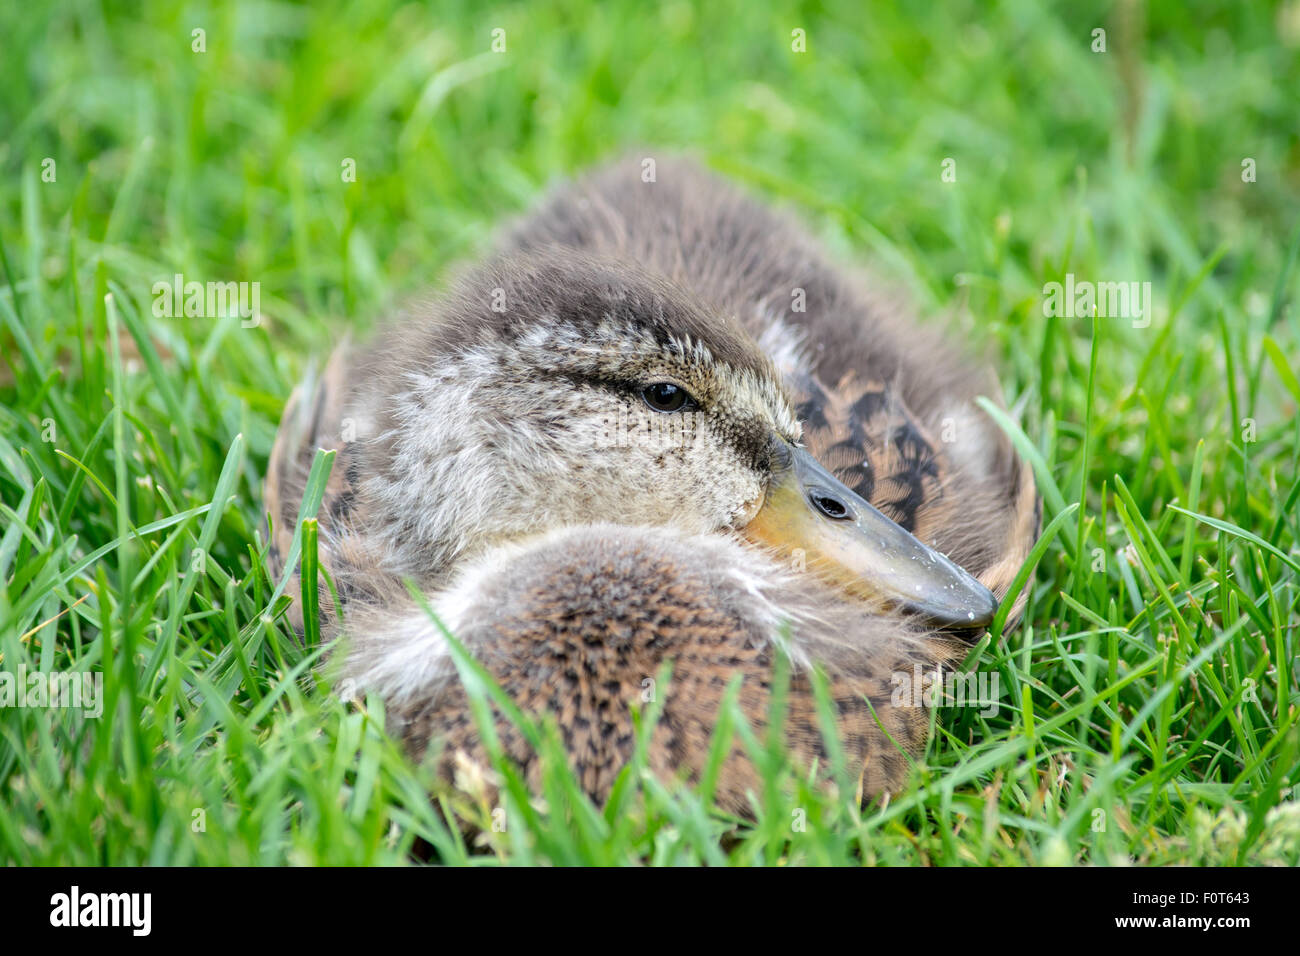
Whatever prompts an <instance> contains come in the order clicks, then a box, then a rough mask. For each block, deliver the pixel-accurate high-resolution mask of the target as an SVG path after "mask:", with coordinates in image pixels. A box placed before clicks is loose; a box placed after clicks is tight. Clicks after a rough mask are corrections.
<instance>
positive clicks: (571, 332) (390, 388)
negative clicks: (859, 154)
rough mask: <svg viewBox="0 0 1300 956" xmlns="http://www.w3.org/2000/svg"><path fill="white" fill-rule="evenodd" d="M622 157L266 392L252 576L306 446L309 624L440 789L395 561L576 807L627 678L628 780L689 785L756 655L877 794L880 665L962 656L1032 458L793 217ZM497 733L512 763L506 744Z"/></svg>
mask: <svg viewBox="0 0 1300 956" xmlns="http://www.w3.org/2000/svg"><path fill="white" fill-rule="evenodd" d="M644 168H645V167H644V166H643V165H642V164H641V163H640V162H639V161H636V160H625V161H620V162H616V163H614V164H612V165H609V166H607V167H605V168H603V169H600V170H597V171H596V172H594V173H591V174H588V175H586V176H585V177H582V178H580V179H578V180H576V181H573V182H570V183H568V184H567V185H564V186H561V187H560V188H559V189H558V190H556V191H555V192H553V193H552V194H551V196H550V198H549V199H547V200H545V201H544V202H543V203H542V205H541V206H540V208H539V209H538V210H537V211H536V212H535V213H533V214H532V215H531V216H529V217H527V218H525V219H523V220H522V221H520V222H518V223H517V224H515V225H514V226H513V227H511V228H509V229H508V230H507V231H506V233H505V234H504V236H503V238H502V239H501V241H500V242H499V244H498V248H497V250H496V251H495V252H494V253H493V254H491V255H490V256H489V257H488V258H487V259H486V260H485V261H484V262H482V263H481V264H479V265H477V266H474V267H472V268H469V269H468V270H465V271H463V272H462V273H461V274H460V275H459V277H458V278H457V279H456V280H455V281H454V282H453V283H452V284H451V287H450V288H449V289H448V291H446V292H445V293H444V294H442V295H440V296H439V297H438V298H437V299H436V300H434V301H431V302H428V303H425V304H423V305H421V306H419V307H417V308H414V309H412V310H410V311H409V312H408V313H407V314H405V315H404V316H403V317H401V318H400V319H399V320H398V321H396V322H395V323H393V324H392V325H390V326H389V327H388V328H387V329H386V330H384V331H383V332H381V333H380V335H379V336H378V338H377V339H376V340H375V341H374V342H373V343H372V344H370V345H369V346H366V347H354V346H353V345H352V344H351V343H345V344H344V345H342V346H340V347H339V348H338V349H337V350H336V352H335V354H334V355H333V357H332V358H331V360H330V362H329V365H328V366H327V368H326V369H325V371H324V373H323V374H322V375H321V376H320V378H319V380H315V381H309V382H305V383H304V384H303V385H301V386H300V387H299V388H298V390H296V391H295V393H294V395H293V396H292V397H291V399H290V402H289V404H288V406H287V407H286V410H285V413H284V418H283V420H282V422H281V425H280V429H279V433H278V435H277V438H276V442H275V446H274V449H273V451H272V454H271V459H270V462H269V465H268V474H267V480H266V489H265V493H266V508H267V511H268V513H269V515H270V516H271V518H272V524H273V535H272V547H271V548H270V563H271V566H272V570H273V572H274V573H277V574H278V573H280V572H281V571H282V570H283V567H282V565H283V556H284V555H285V554H287V553H288V544H289V541H290V540H291V538H292V535H293V529H294V527H295V524H296V522H297V518H298V509H299V503H300V500H301V497H302V493H303V489H304V486H305V479H306V475H307V472H308V469H309V466H310V464H311V461H312V459H313V457H314V455H315V451H316V449H317V448H326V449H334V450H335V451H336V452H337V457H336V460H335V463H334V467H333V471H332V473H331V475H330V479H329V483H328V485H327V488H326V493H325V498H324V500H323V502H322V504H321V508H320V511H319V515H318V519H319V553H320V561H321V565H322V566H323V567H324V568H325V569H326V570H327V571H328V574H329V577H330V578H331V579H332V581H333V583H334V585H335V590H336V592H337V595H338V604H339V606H338V607H335V605H334V601H333V598H332V595H331V593H330V592H329V590H328V588H327V587H325V586H324V585H323V584H322V586H321V587H320V604H321V623H322V628H323V635H324V637H326V638H333V637H342V638H343V641H342V642H341V648H342V649H341V650H339V651H338V652H337V654H338V656H339V657H340V659H341V675H342V676H343V677H344V678H349V679H351V680H352V681H353V682H354V684H355V686H357V687H359V688H361V689H364V690H366V691H370V692H374V693H377V694H379V695H380V696H381V697H382V698H383V699H384V701H385V704H386V708H387V712H388V714H389V717H390V721H392V726H393V727H394V728H395V729H396V731H397V732H398V733H399V734H400V735H401V736H402V737H403V738H404V740H405V742H406V744H407V745H408V747H409V748H410V751H411V752H412V753H413V754H414V755H416V756H417V757H420V756H422V755H424V754H425V753H427V752H433V753H436V754H438V755H439V756H438V757H437V760H438V766H439V768H440V771H441V773H442V774H444V775H446V776H448V777H449V776H450V775H451V773H452V768H453V766H454V760H455V758H456V755H457V754H464V755H466V756H468V757H469V758H471V759H475V760H480V761H481V760H483V759H484V756H483V747H482V743H481V741H480V740H479V736H478V733H477V730H476V727H475V724H474V721H473V719H472V716H471V713H470V709H469V705H468V701H467V697H466V694H465V692H464V689H463V687H462V686H461V684H460V681H459V680H458V679H457V677H456V671H455V667H454V665H453V662H452V659H451V656H450V652H449V649H448V646H447V642H446V641H445V639H444V637H443V632H442V630H441V629H440V627H439V624H438V623H436V622H435V621H434V620H432V619H431V618H430V616H429V614H428V613H426V611H425V610H424V609H423V608H422V607H421V606H420V604H419V603H418V602H416V601H414V600H413V599H412V598H411V596H410V593H409V591H408V587H407V584H408V582H410V583H411V584H413V585H414V586H415V587H416V588H417V589H418V590H419V592H420V593H422V594H423V595H424V596H425V598H426V600H427V603H428V605H429V606H430V607H431V608H432V610H433V611H434V613H435V614H436V616H437V618H438V621H439V622H440V623H441V624H442V625H443V626H445V627H446V628H447V629H448V631H449V632H450V633H452V634H453V635H455V636H456V638H457V639H458V640H459V641H460V642H462V643H463V644H464V646H465V647H466V649H467V650H468V651H469V652H470V653H471V654H473V655H474V656H475V658H476V659H477V660H478V661H480V662H481V663H482V665H483V666H484V667H485V668H486V669H487V671H488V672H489V673H490V674H491V675H492V676H493V678H494V679H495V680H496V681H497V682H498V683H499V684H500V686H501V687H502V688H503V690H504V691H505V692H506V693H507V694H508V695H509V696H510V697H511V698H512V699H513V700H514V701H515V702H516V704H517V705H518V706H519V707H520V708H521V709H522V710H523V711H525V712H526V713H530V714H533V715H538V716H540V715H543V714H550V715H553V716H554V718H555V720H556V723H557V725H558V728H559V731H560V734H561V738H562V740H563V743H564V745H565V748H566V750H567V753H568V755H569V759H570V761H571V763H572V766H573V768H574V770H575V772H576V774H577V776H578V779H579V780H580V782H581V785H582V787H583V788H584V789H585V791H586V792H587V793H588V794H589V795H590V796H591V797H592V798H593V799H594V800H597V801H603V800H604V799H606V798H607V797H608V795H609V793H610V790H611V787H612V786H613V783H614V781H615V779H616V777H617V775H618V773H619V772H620V770H621V768H622V767H623V766H624V765H625V763H626V762H627V760H628V758H629V756H630V755H631V753H632V750H633V746H634V723H633V713H632V711H633V708H634V707H635V706H636V705H639V704H642V703H643V702H644V701H645V700H647V699H648V694H658V695H662V700H661V702H660V703H661V705H662V710H661V715H660V719H659V722H658V724H657V726H656V728H655V730H654V732H653V735H652V737H651V741H650V751H649V764H650V767H651V769H652V771H653V772H655V773H656V774H659V775H661V776H662V777H664V778H672V777H682V778H685V779H686V780H687V781H696V780H698V779H699V775H700V773H701V770H702V768H703V766H704V764H705V761H706V757H707V754H708V752H709V747H710V742H711V740H712V736H713V730H714V726H715V724H716V722H717V719H718V715H719V708H720V706H721V703H722V701H723V698H724V694H725V693H726V691H727V687H728V684H729V683H730V682H731V681H732V680H733V678H735V677H736V676H737V675H739V677H740V678H741V684H740V690H739V704H740V708H741V710H742V712H743V713H744V715H745V716H746V717H747V719H748V720H749V721H750V722H751V724H752V725H753V726H754V727H755V728H762V727H763V726H764V725H765V723H766V721H767V720H768V716H769V703H770V700H771V694H772V689H773V681H774V668H775V666H776V658H777V655H778V654H784V655H786V656H787V657H788V659H789V661H790V663H791V668H792V673H791V675H790V678H789V681H790V683H789V688H788V699H787V707H786V716H785V726H784V728H783V731H784V735H785V738H786V740H787V742H788V748H789V752H790V754H791V756H792V758H793V759H794V760H795V761H796V762H798V763H800V764H802V765H805V766H808V765H811V764H812V763H813V762H814V761H818V762H819V764H820V765H821V766H825V764H826V761H827V754H828V750H827V745H826V740H825V738H824V735H823V730H822V723H821V721H820V720H819V717H818V713H817V708H816V703H815V697H814V692H813V677H812V674H811V672H812V670H813V669H814V668H820V669H821V670H822V671H823V673H824V674H825V676H826V681H827V685H828V688H829V691H830V698H831V700H832V702H833V705H834V710H835V722H836V729H837V730H838V732H839V736H840V741H839V742H840V745H841V749H842V752H843V754H844V756H845V759H846V760H847V761H848V765H849V766H850V767H851V768H852V769H853V771H854V772H855V773H856V774H858V788H859V797H860V798H861V799H867V798H868V797H871V796H874V795H877V794H880V793H882V792H884V791H893V790H896V789H898V788H899V787H901V786H902V785H903V784H904V783H905V782H906V781H907V779H908V776H909V774H910V772H911V765H912V762H913V757H914V755H915V754H916V753H917V752H918V751H919V750H920V749H921V748H922V747H923V745H924V742H925V736H926V733H927V732H928V727H929V718H928V715H927V714H926V713H925V712H924V710H923V708H921V707H917V706H913V705H912V704H911V703H910V701H903V702H901V703H900V702H898V700H897V699H896V696H897V695H895V694H894V693H893V691H894V689H895V687H896V686H897V683H898V682H897V680H896V675H898V674H900V673H901V674H907V675H910V674H912V673H913V668H914V666H915V665H917V664H919V665H921V666H922V667H923V668H924V669H925V670H926V671H927V672H929V671H930V670H932V669H933V668H935V667H936V666H950V665H952V664H953V663H954V662H956V661H959V660H960V659H961V658H962V657H963V656H964V655H965V653H966V652H967V650H968V649H969V642H970V641H971V640H972V639H973V638H974V637H975V636H976V635H978V633H980V632H981V631H982V629H984V628H986V627H987V626H988V625H989V623H990V622H991V621H992V619H993V617H994V615H995V612H996V610H997V608H998V599H999V598H1001V597H1002V596H1005V594H1006V593H1007V591H1008V589H1009V587H1010V584H1011V581H1012V578H1013V577H1014V575H1015V574H1016V572H1017V571H1018V570H1019V568H1020V567H1021V565H1022V564H1023V562H1024V560H1025V559H1026V556H1027V554H1028V552H1029V548H1030V547H1031V545H1032V543H1033V541H1034V539H1035V537H1036V535H1037V532H1038V526H1039V514H1040V507H1039V499H1038V495H1037V492H1036V489H1035V486H1034V481H1033V476H1032V472H1031V471H1030V470H1029V468H1028V467H1027V466H1026V464H1025V463H1024V462H1022V461H1021V460H1020V459H1019V458H1018V457H1017V456H1016V455H1015V453H1014V450H1013V448H1012V447H1011V445H1010V443H1009V442H1008V441H1007V440H1006V438H1005V437H1004V436H1003V434H1002V433H1001V431H1000V430H999V429H998V428H997V427H996V426H995V424H994V423H993V422H992V421H991V420H990V419H989V418H988V417H987V416H986V415H985V414H984V413H983V411H982V410H981V409H980V408H979V407H978V405H977V404H976V403H975V401H974V400H975V398H976V396H978V395H989V396H994V397H997V396H998V395H999V389H998V384H997V382H996V380H995V379H994V378H993V377H992V376H991V375H990V374H989V373H987V372H986V371H985V370H983V369H980V368H977V367H974V366H972V365H971V364H969V363H968V362H967V360H966V359H965V358H964V357H963V355H962V354H961V351H960V350H959V349H957V348H954V347H952V346H951V345H950V344H949V343H948V342H947V341H946V340H945V338H944V336H943V335H942V334H941V333H938V332H936V331H934V330H932V329H929V328H924V327H921V326H918V325H915V324H914V323H913V322H912V321H910V319H909V318H908V317H907V314H906V311H905V310H904V309H903V308H902V307H901V305H900V304H899V303H897V302H895V301H892V300H890V299H887V298H884V297H882V296H880V295H878V294H877V293H875V292H873V291H872V290H871V289H870V288H869V287H868V286H867V284H866V283H865V282H864V281H863V280H861V279H858V278H856V277H855V276H853V275H850V274H848V273H846V272H845V271H843V270H841V269H839V268H837V267H836V266H834V265H833V264H831V262H830V261H829V260H828V258H827V256H826V255H825V253H823V252H822V251H821V250H820V249H819V248H818V246H817V245H816V243H815V242H814V241H813V240H812V239H811V238H810V237H809V236H808V235H807V234H806V233H805V232H804V231H803V230H802V229H801V228H800V227H799V226H798V225H797V224H796V223H795V222H794V221H792V220H791V219H790V218H787V217H786V216H785V215H783V214H778V213H776V212H774V211H772V210H770V209H769V208H767V207H765V206H763V205H761V204H759V203H758V202H756V201H755V200H754V199H751V198H750V197H749V196H748V195H746V194H745V193H743V192H741V191H740V190H739V189H737V188H736V187H734V186H732V185H730V184H729V183H728V182H726V181H724V180H722V179H721V178H718V177H717V176H715V175H714V174H712V173H709V172H707V171H705V170H704V169H702V168H701V167H700V166H698V165H697V164H695V163H694V162H693V161H690V160H688V159H672V160H661V161H660V162H659V163H658V164H657V169H656V174H655V175H654V176H653V177H649V179H650V180H651V181H646V177H643V175H642V173H643V170H644ZM293 573H295V574H296V573H297V572H296V570H294V572H293ZM297 590H298V588H297V582H294V586H293V587H292V588H291V593H296V592H297ZM1022 607H1023V598H1022V599H1021V601H1019V602H1018V603H1017V607H1016V608H1014V609H1013V611H1012V615H1011V617H1012V619H1014V617H1015V616H1016V615H1018V614H1019V612H1020V609H1021V608H1022ZM290 615H291V619H292V620H293V621H294V623H295V626H297V627H298V628H299V629H301V615H300V612H299V611H298V610H297V608H296V607H295V608H293V609H291V611H290ZM665 662H670V666H671V671H670V673H671V677H670V680H669V684H668V686H666V687H663V686H659V687H656V686H655V684H654V681H655V679H656V677H657V676H658V675H659V674H660V672H661V666H662V665H664V664H665ZM499 734H500V739H501V742H502V745H503V746H504V748H505V750H506V752H507V753H508V754H509V755H510V756H511V757H512V758H513V759H514V760H515V761H516V762H517V764H518V765H519V766H520V767H521V768H522V769H523V770H524V771H525V773H527V774H529V775H530V776H532V777H534V778H535V775H536V773H537V766H536V757H535V755H534V754H533V753H532V752H531V750H530V748H529V746H528V744H527V742H526V741H525V740H524V738H523V736H522V734H521V733H519V732H518V731H517V729H516V728H514V727H513V726H512V725H510V724H509V723H508V722H506V721H504V720H502V721H500V726H499ZM757 786H758V777H757V773H756V770H755V768H754V766H753V763H752V761H751V760H750V759H749V756H748V755H747V754H746V753H745V752H744V750H743V748H741V747H740V746H739V745H737V746H734V747H733V749H732V751H731V753H730V754H729V755H728V756H727V758H726V759H725V761H724V763H723V767H722V772H721V774H720V777H719V779H718V781H717V784H716V791H715V799H716V801H717V803H718V804H719V806H721V807H723V808H724V809H727V810H730V811H732V812H736V813H741V814H743V813H746V812H747V808H748V804H749V797H748V794H750V793H752V792H753V791H754V790H755V789H756V788H757Z"/></svg>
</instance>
